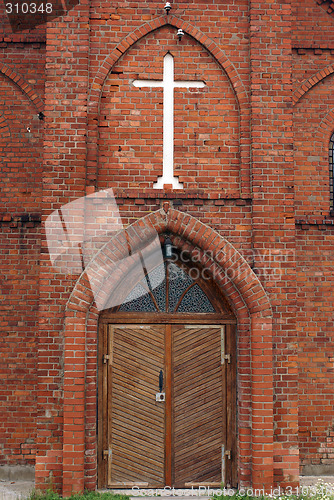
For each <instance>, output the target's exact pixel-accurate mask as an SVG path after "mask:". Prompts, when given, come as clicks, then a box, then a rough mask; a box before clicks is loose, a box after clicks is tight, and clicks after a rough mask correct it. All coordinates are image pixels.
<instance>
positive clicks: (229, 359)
mask: <svg viewBox="0 0 334 500" xmlns="http://www.w3.org/2000/svg"><path fill="white" fill-rule="evenodd" d="M225 361H227V362H228V364H230V363H231V354H224V355H223V362H225Z"/></svg>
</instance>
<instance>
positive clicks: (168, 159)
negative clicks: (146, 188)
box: [133, 53, 205, 189]
mask: <svg viewBox="0 0 334 500" xmlns="http://www.w3.org/2000/svg"><path fill="white" fill-rule="evenodd" d="M133 85H134V86H135V87H162V88H163V89H164V103H163V163H162V177H158V181H157V182H156V183H155V184H153V187H154V188H155V189H163V187H164V184H172V186H173V188H174V189H182V187H183V185H182V184H181V183H180V182H179V180H178V178H177V177H174V89H175V88H187V89H189V88H203V87H205V83H204V82H203V81H198V82H195V81H178V82H175V81H174V57H173V56H172V55H171V54H169V53H168V54H166V55H165V57H164V76H163V80H135V81H134V82H133Z"/></svg>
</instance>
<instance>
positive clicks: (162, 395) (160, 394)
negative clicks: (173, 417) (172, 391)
mask: <svg viewBox="0 0 334 500" xmlns="http://www.w3.org/2000/svg"><path fill="white" fill-rule="evenodd" d="M155 400H156V401H166V394H165V393H164V392H157V393H156V395H155Z"/></svg>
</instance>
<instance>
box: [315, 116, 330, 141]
mask: <svg viewBox="0 0 334 500" xmlns="http://www.w3.org/2000/svg"><path fill="white" fill-rule="evenodd" d="M333 129H334V109H332V110H331V111H329V113H327V115H326V116H325V118H323V119H322V120H321V122H320V123H319V126H318V129H317V133H316V137H317V138H319V140H320V141H326V144H327V145H328V144H329V140H330V138H331V136H332V134H333Z"/></svg>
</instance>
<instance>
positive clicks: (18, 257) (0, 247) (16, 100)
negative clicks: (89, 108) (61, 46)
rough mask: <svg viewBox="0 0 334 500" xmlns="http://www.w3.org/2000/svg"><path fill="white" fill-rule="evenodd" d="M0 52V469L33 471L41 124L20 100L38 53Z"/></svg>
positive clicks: (39, 91)
mask: <svg viewBox="0 0 334 500" xmlns="http://www.w3.org/2000/svg"><path fill="white" fill-rule="evenodd" d="M0 51H1V63H0V70H2V71H6V72H7V73H6V74H9V72H10V70H14V71H15V74H14V73H13V74H11V76H12V78H15V82H14V81H13V79H11V78H9V77H7V76H5V74H4V73H0V120H1V119H2V125H3V126H2V127H1V130H0V164H1V167H0V173H1V177H0V184H1V188H0V191H1V195H0V199H1V203H0V230H1V236H0V256H1V257H0V258H1V278H0V283H1V292H0V293H1V301H0V302H1V306H0V308H1V320H0V325H1V326H0V328H1V348H0V349H1V357H0V372H1V380H2V387H4V390H3V391H1V398H0V406H1V410H0V412H1V416H2V418H1V422H0V426H1V430H0V434H1V444H0V463H1V464H8V463H11V464H17V463H19V464H27V463H28V464H34V460H35V452H36V423H37V420H36V417H37V404H36V401H37V365H36V358H37V340H38V303H39V257H40V217H41V193H42V185H41V177H42V139H43V138H42V132H43V122H42V121H41V120H40V119H39V118H38V116H37V114H38V112H39V109H38V108H37V107H36V105H34V104H33V102H32V101H31V100H30V98H29V97H28V95H27V93H26V92H29V94H30V95H31V96H33V95H34V93H36V97H37V96H39V97H41V98H42V97H43V92H44V64H45V60H44V47H43V45H41V44H39V43H36V44H32V43H28V44H23V43H11V42H7V43H2V44H0ZM3 64H5V66H3ZM16 82H17V83H16ZM28 128H29V129H30V130H28Z"/></svg>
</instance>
